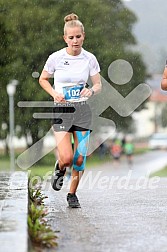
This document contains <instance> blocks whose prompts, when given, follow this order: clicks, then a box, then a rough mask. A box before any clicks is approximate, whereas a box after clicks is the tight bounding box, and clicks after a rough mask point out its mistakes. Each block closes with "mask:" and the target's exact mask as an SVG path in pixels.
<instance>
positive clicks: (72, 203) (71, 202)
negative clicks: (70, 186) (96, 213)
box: [67, 193, 81, 208]
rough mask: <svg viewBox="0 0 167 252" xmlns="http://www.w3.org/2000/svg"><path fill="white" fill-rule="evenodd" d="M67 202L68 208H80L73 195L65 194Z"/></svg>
mask: <svg viewBox="0 0 167 252" xmlns="http://www.w3.org/2000/svg"><path fill="white" fill-rule="evenodd" d="M67 202H68V205H69V207H70V208H80V207H81V206H80V204H79V200H78V198H77V196H76V194H75V193H68V194H67Z"/></svg>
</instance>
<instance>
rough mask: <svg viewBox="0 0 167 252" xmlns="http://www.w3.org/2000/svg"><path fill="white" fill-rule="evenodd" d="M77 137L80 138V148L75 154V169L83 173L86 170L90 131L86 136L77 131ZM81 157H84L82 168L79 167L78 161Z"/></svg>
mask: <svg viewBox="0 0 167 252" xmlns="http://www.w3.org/2000/svg"><path fill="white" fill-rule="evenodd" d="M76 135H77V138H78V147H77V149H76V152H75V154H74V160H73V167H74V169H75V170H76V171H83V170H84V168H85V163H86V154H87V150H88V141H89V135H90V131H86V133H85V134H84V135H82V131H76ZM80 155H82V156H83V162H82V165H81V166H78V165H77V160H78V158H79V156H80Z"/></svg>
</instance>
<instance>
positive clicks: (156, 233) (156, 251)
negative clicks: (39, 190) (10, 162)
mask: <svg viewBox="0 0 167 252" xmlns="http://www.w3.org/2000/svg"><path fill="white" fill-rule="evenodd" d="M165 163H166V164H167V155H166V152H159V151H156V152H153V153H147V154H145V155H142V156H138V157H136V158H135V160H134V165H133V167H128V165H127V163H126V160H122V162H121V164H120V165H119V166H118V165H117V164H116V165H115V166H114V165H113V163H107V164H105V165H104V166H103V167H98V168H92V169H89V170H87V171H86V172H85V174H84V177H83V181H81V185H80V187H79V189H78V192H77V195H78V197H79V200H80V203H81V206H82V208H81V209H69V208H68V207H67V202H66V194H67V192H68V186H69V183H68V181H66V182H65V185H64V187H63V189H62V190H61V191H60V192H55V191H53V190H52V189H51V187H50V185H49V184H47V186H45V188H43V190H44V194H45V195H47V196H48V199H47V200H46V201H45V203H46V206H47V208H48V211H49V215H48V220H49V223H50V224H51V226H52V228H53V229H54V230H58V231H59V233H57V235H58V239H57V241H58V248H57V249H56V250H55V249H54V250H53V251H58V252H67V251H68V252H69V251H73V252H90V251H92V252H103V251H104V252H110V251H111V252H126V251H128V252H129V251H130V252H133V251H135V252H145V251H147V252H166V251H167V179H161V180H160V179H159V178H152V179H151V180H149V179H148V178H147V175H148V174H149V173H150V172H151V170H153V171H154V170H155V169H158V168H160V165H161V167H162V165H164V164H165ZM158 164H159V167H158ZM48 251H49V250H48Z"/></svg>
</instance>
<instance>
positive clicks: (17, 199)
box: [0, 172, 28, 252]
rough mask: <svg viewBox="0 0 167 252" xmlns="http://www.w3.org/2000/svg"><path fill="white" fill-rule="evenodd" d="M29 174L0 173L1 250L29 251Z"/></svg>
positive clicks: (7, 251)
mask: <svg viewBox="0 0 167 252" xmlns="http://www.w3.org/2000/svg"><path fill="white" fill-rule="evenodd" d="M27 204H28V176H27V173H25V172H14V173H12V174H10V173H4V172H1V173H0V251H2V252H12V251H17V252H27V249H28V246H27V245H28V243H27V241H28V234H27V210H28V205H27Z"/></svg>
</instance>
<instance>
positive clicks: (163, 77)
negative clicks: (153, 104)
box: [161, 67, 167, 91]
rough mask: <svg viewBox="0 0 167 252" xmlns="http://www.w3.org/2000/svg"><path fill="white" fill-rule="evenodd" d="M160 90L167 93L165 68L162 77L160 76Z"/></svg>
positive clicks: (166, 72) (166, 69) (166, 71)
mask: <svg viewBox="0 0 167 252" xmlns="http://www.w3.org/2000/svg"><path fill="white" fill-rule="evenodd" d="M161 89H162V90H166V91H167V67H165V69H164V72H163V76H162V81H161Z"/></svg>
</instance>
